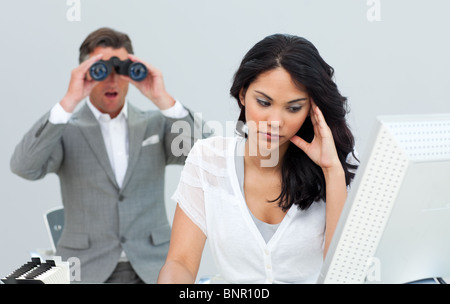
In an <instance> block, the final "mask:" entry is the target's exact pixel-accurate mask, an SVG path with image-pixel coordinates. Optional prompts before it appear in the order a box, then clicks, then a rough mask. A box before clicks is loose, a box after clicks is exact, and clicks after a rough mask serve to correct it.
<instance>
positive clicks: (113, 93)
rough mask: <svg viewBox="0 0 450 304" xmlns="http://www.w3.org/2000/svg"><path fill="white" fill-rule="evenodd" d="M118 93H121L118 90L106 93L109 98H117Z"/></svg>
mask: <svg viewBox="0 0 450 304" xmlns="http://www.w3.org/2000/svg"><path fill="white" fill-rule="evenodd" d="M117 95H119V93H117V92H106V93H105V96H106V97H107V98H110V99H114V98H116V97H117Z"/></svg>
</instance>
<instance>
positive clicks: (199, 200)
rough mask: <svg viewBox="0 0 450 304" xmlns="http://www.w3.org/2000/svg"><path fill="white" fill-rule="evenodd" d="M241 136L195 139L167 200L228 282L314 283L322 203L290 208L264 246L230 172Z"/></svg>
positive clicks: (318, 264)
mask: <svg viewBox="0 0 450 304" xmlns="http://www.w3.org/2000/svg"><path fill="white" fill-rule="evenodd" d="M243 140H245V139H243V138H241V137H220V136H217V137H210V138H207V139H202V140H198V141H197V142H196V143H195V145H194V147H193V148H192V150H191V152H190V153H189V155H188V157H187V160H186V164H185V166H184V168H183V171H182V173H181V178H180V182H179V184H178V187H177V190H176V191H175V194H174V195H173V196H172V199H173V200H175V201H176V202H178V204H179V206H180V208H181V209H182V210H183V211H184V212H185V213H186V215H187V216H188V217H189V218H190V219H191V220H192V221H193V222H194V223H195V224H196V225H197V226H198V227H199V228H200V229H201V230H202V231H203V233H204V234H205V235H206V236H207V238H208V242H209V246H210V248H211V251H212V255H213V258H214V260H215V262H216V265H217V268H218V270H219V272H220V275H221V276H222V278H223V279H224V280H225V281H227V282H229V283H315V282H316V281H317V278H318V276H319V272H320V269H321V267H322V262H323V246H324V232H325V202H324V201H318V202H315V203H313V204H312V205H311V207H310V208H309V209H307V210H306V211H302V210H300V209H299V208H298V207H297V206H295V205H293V206H292V207H291V208H290V209H289V210H288V212H287V213H286V215H285V217H284V218H283V220H282V222H281V223H280V225H279V226H278V228H277V230H276V232H275V234H274V235H273V236H272V237H271V238H270V240H269V241H268V242H266V241H265V240H264V238H263V236H262V235H261V233H260V231H259V229H258V228H257V226H256V223H255V221H254V220H253V219H252V215H251V212H250V210H249V209H248V207H247V204H246V202H245V198H244V196H243V194H242V192H241V189H240V185H239V181H238V177H237V175H236V169H235V153H236V145H237V144H238V143H239V141H243Z"/></svg>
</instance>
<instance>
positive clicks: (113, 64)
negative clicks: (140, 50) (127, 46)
mask: <svg viewBox="0 0 450 304" xmlns="http://www.w3.org/2000/svg"><path fill="white" fill-rule="evenodd" d="M113 70H114V71H115V72H116V73H117V74H120V75H125V76H129V77H130V78H131V79H133V80H134V81H142V80H144V79H145V78H146V77H147V68H146V67H145V65H143V64H142V63H140V62H133V61H131V60H130V59H127V60H124V61H122V60H120V59H119V58H117V57H111V58H110V59H109V60H99V61H97V62H95V63H94V64H93V65H91V67H90V68H89V74H90V75H91V77H92V79H93V80H95V81H102V80H104V79H106V78H107V77H108V76H109V74H111V72H112V71H113Z"/></svg>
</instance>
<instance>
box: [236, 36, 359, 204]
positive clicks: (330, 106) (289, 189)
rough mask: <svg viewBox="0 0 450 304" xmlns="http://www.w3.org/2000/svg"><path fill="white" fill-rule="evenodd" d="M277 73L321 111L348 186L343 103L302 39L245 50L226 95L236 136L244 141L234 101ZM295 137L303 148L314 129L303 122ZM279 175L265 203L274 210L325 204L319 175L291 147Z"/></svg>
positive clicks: (349, 145) (269, 40)
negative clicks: (301, 89)
mask: <svg viewBox="0 0 450 304" xmlns="http://www.w3.org/2000/svg"><path fill="white" fill-rule="evenodd" d="M278 67H282V68H284V69H285V70H286V71H287V72H288V73H289V74H290V75H291V77H292V79H293V81H294V82H295V83H297V84H302V85H303V86H305V87H306V89H307V91H308V94H309V96H310V97H312V98H313V100H314V102H315V103H316V105H317V106H318V107H319V108H320V110H321V111H322V113H323V115H324V117H325V121H326V122H327V124H328V126H329V127H330V129H331V132H332V134H333V138H334V142H335V145H336V149H337V154H338V156H339V160H340V162H341V164H342V167H343V168H344V172H345V181H346V184H347V185H349V184H350V182H351V180H352V179H353V178H354V175H355V174H354V171H355V170H356V168H357V165H353V164H349V163H347V161H346V160H347V156H348V155H349V154H350V153H352V154H353V153H354V137H353V134H352V133H351V131H350V128H349V127H348V125H347V122H346V118H345V116H346V114H347V112H348V108H347V98H346V97H344V96H342V95H341V94H340V93H339V90H338V88H337V85H336V84H335V82H334V81H333V75H334V69H333V68H332V67H331V66H329V65H328V64H327V63H326V62H325V61H324V60H323V59H322V57H321V56H320V54H319V51H318V50H317V49H316V47H315V46H314V45H313V44H312V43H311V42H309V41H308V40H306V39H304V38H302V37H298V36H293V35H286V34H275V35H271V36H268V37H266V38H264V39H263V40H261V41H260V42H258V43H257V44H256V45H255V46H254V47H253V48H251V49H250V51H248V53H247V54H246V55H245V57H244V58H243V59H242V62H241V64H240V66H239V68H238V70H237V71H236V73H235V75H234V79H233V84H232V86H231V89H230V94H231V96H233V97H234V98H235V99H236V100H237V103H238V106H239V107H240V109H241V112H240V115H239V118H238V123H237V125H236V131H237V132H238V133H239V134H240V135H242V136H247V135H246V134H245V132H244V130H243V129H242V126H243V125H244V124H245V123H246V118H245V106H243V105H242V104H241V102H240V99H239V94H240V92H241V90H243V92H244V93H245V92H246V91H247V89H248V87H249V86H250V84H251V83H252V82H253V81H254V80H255V79H256V78H257V77H258V76H259V75H260V74H262V73H264V72H266V71H269V70H272V69H275V68H278ZM244 95H245V94H244ZM297 135H298V136H300V137H302V138H303V139H305V140H306V141H308V142H311V141H312V139H313V138H314V129H313V125H312V122H311V119H310V118H309V117H308V118H307V119H306V120H305V122H304V123H303V125H302V127H301V128H300V130H299V131H298V132H297ZM353 157H355V155H354V154H353ZM355 158H356V157H355ZM281 172H282V186H281V193H280V196H279V197H278V198H276V199H275V200H273V201H270V202H276V201H279V206H280V207H281V208H282V209H283V210H284V211H286V210H288V209H289V208H290V207H291V206H292V205H293V204H294V205H297V206H298V207H299V208H300V209H302V210H306V209H308V208H309V207H310V206H311V204H312V203H313V202H315V201H318V200H320V199H323V200H324V201H326V195H325V193H326V191H325V177H324V175H323V171H322V169H321V168H320V167H319V166H318V165H316V164H315V163H314V162H313V161H312V160H311V159H310V158H309V157H308V156H307V155H306V154H305V153H304V152H303V151H302V150H301V149H300V148H298V147H297V146H295V145H294V144H292V143H290V145H289V147H288V149H287V152H286V154H285V156H284V158H283V160H282V164H281Z"/></svg>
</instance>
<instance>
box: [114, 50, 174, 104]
mask: <svg viewBox="0 0 450 304" xmlns="http://www.w3.org/2000/svg"><path fill="white" fill-rule="evenodd" d="M128 58H130V60H131V61H133V62H140V63H142V64H144V65H145V66H146V67H147V70H148V75H147V78H145V79H144V80H142V81H139V82H137V81H134V80H132V79H131V78H130V77H128V76H123V75H121V76H120V77H122V78H123V79H126V80H128V81H129V82H130V83H132V84H133V85H134V86H135V87H136V88H137V89H138V90H139V91H140V92H141V93H142V94H143V95H144V96H145V97H147V98H148V99H150V100H151V101H152V102H153V103H154V104H155V105H156V106H157V107H158V108H159V109H160V110H165V109H168V108H170V107H172V106H173V105H174V104H175V99H174V98H173V97H172V96H171V95H170V94H169V93H167V91H166V88H165V87H164V80H163V75H162V73H161V71H159V70H158V69H157V68H155V67H154V66H152V65H150V64H149V63H147V62H145V61H142V60H141V59H139V58H138V57H136V56H134V55H131V54H129V55H128Z"/></svg>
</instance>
